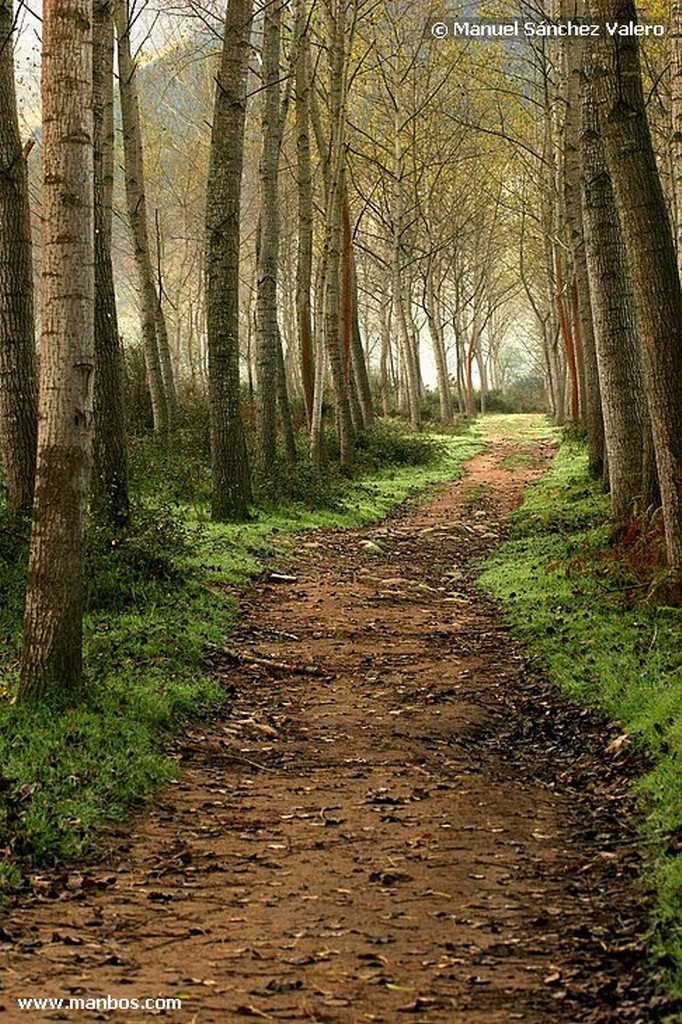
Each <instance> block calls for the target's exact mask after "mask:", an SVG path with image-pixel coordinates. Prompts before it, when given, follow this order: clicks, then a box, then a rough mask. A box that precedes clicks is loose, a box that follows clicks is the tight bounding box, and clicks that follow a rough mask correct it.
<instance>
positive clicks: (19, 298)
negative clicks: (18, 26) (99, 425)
mask: <svg viewBox="0 0 682 1024" xmlns="http://www.w3.org/2000/svg"><path fill="white" fill-rule="evenodd" d="M13 28H14V12H13V4H12V0H0V295H2V301H1V302H0V449H2V459H3V469H4V473H5V486H6V487H7V504H8V506H9V507H10V508H11V509H13V510H14V511H16V512H29V511H30V509H31V504H32V502H33V488H34V483H35V464H36V434H37V429H38V420H37V416H38V413H37V401H38V396H37V391H38V387H37V371H36V355H35V336H34V314H33V268H32V265H31V220H30V213H29V202H28V175H27V170H26V158H27V156H28V152H29V151H30V147H27V150H26V152H24V150H23V149H22V144H21V139H20V136H19V120H18V117H17V102H16V92H15V85H14V59H13V53H14V50H13V46H12V32H13Z"/></svg>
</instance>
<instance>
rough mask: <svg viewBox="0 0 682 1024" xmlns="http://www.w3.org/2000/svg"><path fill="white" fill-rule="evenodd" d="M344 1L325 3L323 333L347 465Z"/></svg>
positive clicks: (342, 454) (349, 438) (346, 42)
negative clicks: (343, 312)
mask: <svg viewBox="0 0 682 1024" xmlns="http://www.w3.org/2000/svg"><path fill="white" fill-rule="evenodd" d="M345 11H346V5H345V0H331V2H330V3H329V5H328V8H327V15H328V16H327V34H328V43H329V51H330V56H329V65H330V66H329V115H330V117H329V120H330V130H331V145H330V152H331V159H330V161H329V174H328V182H329V184H328V187H327V210H326V218H325V254H324V262H325V271H326V273H325V286H324V338H325V346H326V349H327V354H328V357H329V368H330V370H331V377H332V384H333V387H334V398H335V401H336V413H337V417H336V418H337V425H338V431H339V459H340V463H341V466H342V468H344V469H347V468H349V467H350V465H351V463H352V461H353V440H354V431H353V423H352V419H351V410H350V401H349V390H348V378H347V375H346V373H345V371H344V356H343V350H342V319H341V298H342V296H341V267H342V248H343V196H344V194H345V187H346V186H345V178H346V141H345V129H346V100H347V88H348V48H349V46H350V41H351V38H352V34H353V33H352V32H350V33H347V32H346V24H345V22H346V14H345Z"/></svg>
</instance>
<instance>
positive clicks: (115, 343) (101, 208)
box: [92, 0, 130, 525]
mask: <svg viewBox="0 0 682 1024" xmlns="http://www.w3.org/2000/svg"><path fill="white" fill-rule="evenodd" d="M113 82H114V31H113V21H112V15H111V0H95V3H94V20H93V86H94V99H93V108H94V110H93V113H94V169H95V191H94V201H95V366H96V372H95V392H94V410H95V438H94V466H93V481H92V484H93V487H92V490H93V507H94V508H95V509H96V510H97V511H98V512H99V513H100V514H101V515H102V516H103V517H104V518H105V519H106V520H108V521H109V522H112V523H116V524H119V525H120V524H123V523H125V522H126V521H127V519H128V514H129V510H130V506H129V500H128V457H127V451H126V430H125V416H124V406H123V353H122V350H121V339H120V336H119V332H118V319H117V316H116V297H115V294H114V274H113V268H112V263H111V207H110V206H109V205H107V204H108V203H110V202H111V189H110V173H111V172H110V168H111V167H112V164H113V144H114V139H113V123H112V120H111V118H110V116H109V113H108V112H110V111H111V108H112V105H113ZM109 130H111V134H108V132H109Z"/></svg>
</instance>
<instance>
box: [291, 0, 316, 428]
mask: <svg viewBox="0 0 682 1024" xmlns="http://www.w3.org/2000/svg"><path fill="white" fill-rule="evenodd" d="M295 33H296V69H295V75H296V166H297V187H298V252H297V261H296V315H297V322H298V341H299V349H300V353H301V382H302V385H303V399H304V402H305V411H306V418H307V420H308V426H309V427H310V424H311V421H312V415H313V388H314V361H313V328H312V313H311V305H310V295H311V289H312V268H313V172H312V164H311V160H310V88H311V86H310V69H309V58H308V11H307V3H306V0H297V3H296V27H295Z"/></svg>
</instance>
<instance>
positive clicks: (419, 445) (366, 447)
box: [355, 419, 443, 472]
mask: <svg viewBox="0 0 682 1024" xmlns="http://www.w3.org/2000/svg"><path fill="white" fill-rule="evenodd" d="M355 447H356V451H357V453H358V459H357V461H358V468H359V469H361V470H362V471H363V472H367V471H369V470H375V469H380V468H381V467H383V466H429V465H433V464H434V463H435V462H437V461H438V459H439V458H440V457H441V455H442V452H443V446H442V443H441V442H439V441H438V439H437V438H435V437H433V436H432V435H430V434H415V433H414V432H413V431H411V430H410V429H409V427H408V426H407V425H406V424H404V423H402V422H401V421H397V420H384V419H379V420H377V421H376V422H375V424H374V426H373V427H370V428H369V429H368V430H363V431H362V432H361V433H360V434H359V435H358V438H357V440H356V444H355Z"/></svg>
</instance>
